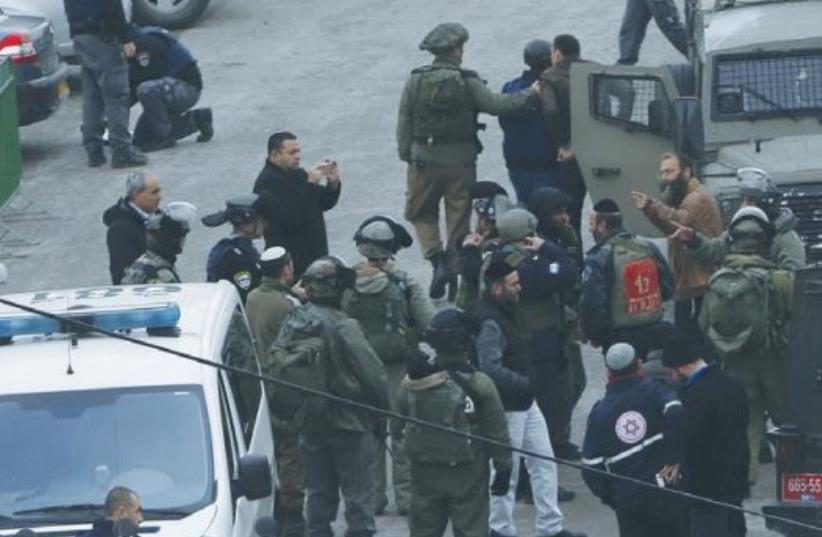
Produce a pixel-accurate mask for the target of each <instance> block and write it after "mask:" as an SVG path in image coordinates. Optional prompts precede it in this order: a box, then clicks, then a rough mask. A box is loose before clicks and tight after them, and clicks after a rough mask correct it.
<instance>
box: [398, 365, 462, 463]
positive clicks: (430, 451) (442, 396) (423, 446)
mask: <svg viewBox="0 0 822 537" xmlns="http://www.w3.org/2000/svg"><path fill="white" fill-rule="evenodd" d="M446 375H447V377H446V380H445V382H443V383H442V384H440V385H438V386H435V387H433V388H428V389H425V390H421V391H411V390H408V393H409V394H410V405H409V414H410V415H411V417H412V418H416V419H418V420H422V421H425V422H430V423H435V424H437V425H441V426H443V427H448V428H449V429H454V430H456V431H459V432H462V433H471V423H470V422H471V419H472V418H470V417H469V416H473V415H474V414H475V413H476V411H477V408H476V402H475V401H476V400H475V399H474V398H472V397H470V396H469V392H470V388H469V386H468V380H467V379H466V378H465V377H463V376H462V374H461V373H457V372H451V373H446ZM404 442H405V443H404V445H405V451H406V454H407V455H408V458H409V459H411V460H413V461H415V462H419V463H424V464H441V465H447V466H452V467H453V466H459V465H462V464H467V463H470V462H472V461H473V460H474V459H475V458H476V453H475V450H474V447H473V441H472V440H470V439H468V438H464V437H461V436H456V435H453V434H448V433H445V432H441V431H436V430H434V429H431V428H428V427H421V426H419V425H417V424H415V423H408V425H407V426H406V429H405V440H404Z"/></svg>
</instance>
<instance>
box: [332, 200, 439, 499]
mask: <svg viewBox="0 0 822 537" xmlns="http://www.w3.org/2000/svg"><path fill="white" fill-rule="evenodd" d="M354 242H355V243H356V244H357V250H358V251H359V252H360V254H361V255H362V256H363V257H364V258H365V260H364V261H362V262H360V263H358V264H357V265H356V266H355V267H354V270H356V272H357V283H356V285H355V286H354V290H353V292H350V293H348V294H347V295H346V298H345V300H344V301H343V309H344V310H345V312H346V313H348V315H349V316H351V317H352V318H353V319H356V320H357V321H359V323H360V326H361V327H362V329H363V332H364V333H365V336H366V337H367V338H368V341H369V342H370V343H371V346H372V347H373V348H374V351H375V352H376V353H377V356H379V357H380V360H382V363H383V365H384V366H385V370H386V372H387V373H388V391H389V393H390V394H391V408H392V409H394V410H396V395H397V392H398V390H399V388H400V383H401V382H402V379H403V378H404V377H405V373H406V366H407V364H408V363H409V362H410V361H411V360H413V359H414V358H415V357H416V355H417V354H418V353H419V341H420V338H421V337H422V336H423V331H424V330H425V327H426V326H428V322H429V321H430V320H431V316H432V315H433V314H434V312H433V307H432V306H431V301H430V300H429V299H428V296H427V295H426V293H425V292H424V291H423V289H422V287H420V285H419V283H417V281H416V280H414V279H413V278H412V277H410V276H409V275H408V274H407V273H406V272H405V271H403V270H400V269H399V268H398V267H397V266H396V264H395V263H394V255H395V254H396V253H397V252H398V251H399V250H400V249H401V248H408V247H409V246H411V244H412V242H413V241H412V239H411V235H409V234H408V231H406V230H405V228H404V227H403V226H402V225H400V224H399V223H397V222H396V221H394V220H393V219H391V218H389V217H387V216H373V217H371V218H368V219H367V220H366V221H365V222H363V223H362V224H361V225H360V227H359V228H358V229H357V233H356V234H355V235H354ZM389 430H390V432H391V458H392V461H393V467H392V469H393V481H394V499H395V501H396V504H397V512H398V513H399V514H400V515H405V514H407V513H408V507H409V503H410V501H411V497H410V496H411V490H410V484H409V479H410V478H409V475H408V459H407V458H406V457H405V450H404V449H403V442H402V423H399V422H397V421H396V420H390V421H389ZM386 447H387V444H386V440H385V428H384V427H381V431H380V441H379V443H378V445H377V458H376V482H375V486H376V489H375V494H376V513H377V514H378V515H379V514H382V513H383V512H384V511H385V508H386V506H387V504H388V498H387V497H386V494H385V489H386V472H385V466H386V464H385V462H386V461H385V451H386Z"/></svg>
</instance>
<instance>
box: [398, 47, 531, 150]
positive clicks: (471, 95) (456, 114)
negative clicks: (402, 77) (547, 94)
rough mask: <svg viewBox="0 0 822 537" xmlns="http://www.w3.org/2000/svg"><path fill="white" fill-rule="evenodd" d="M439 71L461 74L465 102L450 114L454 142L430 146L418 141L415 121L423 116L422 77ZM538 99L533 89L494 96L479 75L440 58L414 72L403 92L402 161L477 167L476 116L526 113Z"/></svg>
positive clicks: (400, 138) (399, 138)
mask: <svg viewBox="0 0 822 537" xmlns="http://www.w3.org/2000/svg"><path fill="white" fill-rule="evenodd" d="M437 69H450V70H455V71H459V72H461V73H462V78H463V80H464V82H465V87H466V93H465V101H464V103H463V104H462V106H460V107H458V110H457V109H456V108H457V107H452V108H454V110H450V111H449V112H448V114H449V117H450V123H449V125H450V129H451V130H454V131H458V132H459V134H457V133H456V132H455V133H454V135H453V136H451V138H453V140H454V141H448V142H444V143H437V142H434V143H427V142H426V140H422V139H415V132H417V128H418V127H419V125H415V121H419V120H418V119H417V118H419V115H420V107H421V106H423V105H422V104H421V99H420V85H421V82H422V81H423V77H425V76H427V75H426V73H430V72H431V71H432V70H437ZM535 98H536V92H534V91H532V90H526V91H523V92H521V93H518V94H512V95H503V94H498V93H494V92H492V91H491V90H489V89H488V86H487V85H486V83H485V81H483V80H482V79H481V78H479V75H478V74H477V73H475V72H474V71H469V70H467V69H462V68H461V67H460V62H459V61H458V60H456V59H453V58H450V57H445V56H438V57H437V58H436V59H435V60H434V62H433V63H432V64H431V65H430V66H425V67H421V68H418V69H415V70H414V71H413V72H412V73H411V76H410V77H409V79H408V81H407V82H406V84H405V88H404V89H403V92H402V97H401V98H400V107H399V118H398V121H397V145H398V150H399V156H400V160H403V161H406V162H422V163H426V164H444V165H449V164H451V165H454V164H456V165H459V164H474V163H475V162H476V160H477V154H478V153H479V151H480V148H481V146H480V145H479V142H478V140H477V139H476V131H477V129H478V124H477V114H478V113H480V112H483V113H486V114H491V115H494V116H498V115H504V114H510V113H514V112H519V111H521V110H525V109H526V108H527V107H528V106H529V105H530V102H531V100H532V99H535ZM451 114H453V116H451ZM465 133H473V136H466V135H465ZM458 139H460V140H458Z"/></svg>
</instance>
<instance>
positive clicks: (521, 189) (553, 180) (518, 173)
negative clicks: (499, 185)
mask: <svg viewBox="0 0 822 537" xmlns="http://www.w3.org/2000/svg"><path fill="white" fill-rule="evenodd" d="M508 178H509V179H511V184H512V185H514V191H515V192H516V194H517V202H519V203H521V204H523V205H526V206H527V205H528V202H529V201H530V200H531V196H532V195H533V194H534V192H535V191H536V190H537V189H538V188H542V187H545V186H553V187H556V188H561V187H560V186H559V183H561V182H562V181H561V178H560V177H558V172H557V171H555V170H513V169H511V168H508Z"/></svg>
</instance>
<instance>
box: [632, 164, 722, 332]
mask: <svg viewBox="0 0 822 537" xmlns="http://www.w3.org/2000/svg"><path fill="white" fill-rule="evenodd" d="M659 175H660V179H661V181H662V183H661V185H660V187H661V191H662V195H661V199H656V198H653V197H651V196H649V195H648V194H646V193H644V192H631V197H632V198H633V200H634V205H636V207H637V209H639V210H641V211H642V212H643V213H644V214H645V216H646V217H647V218H648V220H650V221H651V223H652V224H654V225H655V226H656V227H657V228H659V230H660V231H661V232H662V233H664V234H665V235H666V236H670V235H672V234H673V233H674V232H675V231H676V230H677V229H678V227H679V226H687V227H693V228H694V229H698V230H699V232H700V233H702V234H703V235H705V236H706V237H717V236H719V234H720V233H721V232H722V215H721V213H720V211H719V205H718V204H717V202H716V199H714V197H713V195H712V194H711V193H710V192H708V191H707V190H705V188H704V187H703V186H702V183H700V182H699V179H697V177H696V175H695V174H694V167H693V164H692V163H691V161H690V159H688V158H687V157H685V156H684V155H677V154H674V153H665V154H663V155H662V157H661V158H660V164H659ZM686 248H687V247H686V246H684V245H683V244H681V243H680V242H679V241H677V240H673V239H670V238H669V239H668V262H669V263H670V265H671V268H672V269H673V271H674V278H675V283H676V287H675V290H674V301H675V303H674V323H675V324H676V326H677V328H679V329H680V330H681V331H683V332H685V333H686V334H689V335H691V336H692V337H694V338H697V340H698V341H702V336H701V333H700V331H699V326H698V325H697V318H698V317H699V310H700V308H701V307H702V298H703V296H704V295H705V293H706V292H707V291H708V279H709V278H710V277H711V274H712V273H713V272H714V269H715V267H713V266H708V265H704V264H701V263H699V262H698V261H697V260H695V259H694V258H693V256H688V254H687V252H686Z"/></svg>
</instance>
